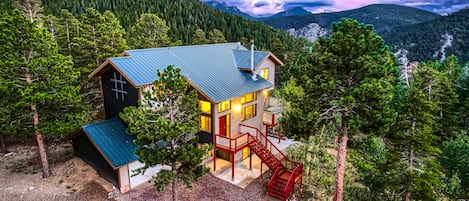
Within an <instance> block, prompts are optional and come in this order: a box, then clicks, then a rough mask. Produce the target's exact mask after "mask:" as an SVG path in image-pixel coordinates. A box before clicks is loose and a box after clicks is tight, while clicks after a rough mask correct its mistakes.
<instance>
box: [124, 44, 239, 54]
mask: <svg viewBox="0 0 469 201" xmlns="http://www.w3.org/2000/svg"><path fill="white" fill-rule="evenodd" d="M223 45H241V43H240V42H230V43H211V44H200V45H181V46H167V47H153V48H143V49H130V50H125V51H132V52H137V51H138V52H140V51H152V50H165V49H180V48H196V47H204V46H223ZM125 51H124V52H125Z"/></svg>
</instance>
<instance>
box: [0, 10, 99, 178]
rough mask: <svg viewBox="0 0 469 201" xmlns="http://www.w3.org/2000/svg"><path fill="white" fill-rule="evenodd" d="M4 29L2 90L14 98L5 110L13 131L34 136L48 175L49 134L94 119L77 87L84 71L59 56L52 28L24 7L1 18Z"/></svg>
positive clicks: (58, 133) (0, 45)
mask: <svg viewBox="0 0 469 201" xmlns="http://www.w3.org/2000/svg"><path fill="white" fill-rule="evenodd" d="M0 30H1V34H0V41H1V42H0V51H1V54H2V55H4V57H3V59H2V60H0V69H2V79H0V80H2V81H5V83H6V84H7V85H6V86H5V87H6V88H4V87H1V90H2V92H7V94H6V95H7V96H8V97H9V99H7V100H3V99H2V102H3V101H5V102H6V107H5V108H3V109H2V110H0V111H1V112H4V111H5V110H7V113H8V112H9V113H10V114H12V115H11V116H10V117H11V118H12V119H9V120H7V121H9V122H8V124H9V125H10V126H9V127H7V128H6V129H8V131H9V132H11V133H12V134H14V135H16V136H24V135H27V134H34V136H35V138H36V141H37V143H38V150H39V155H40V159H41V163H42V167H43V177H48V176H49V175H50V168H49V163H48V159H47V151H46V146H45V143H44V140H43V138H44V137H43V136H45V137H46V138H60V137H64V135H67V134H68V133H70V132H72V131H74V130H76V129H77V128H78V127H79V126H81V125H83V124H84V123H86V122H87V121H88V120H89V118H90V115H89V111H88V110H87V108H85V107H84V106H83V104H82V98H81V97H82V96H81V94H80V87H79V86H77V83H78V78H79V75H80V73H79V72H77V71H75V70H74V69H73V62H72V59H71V57H64V56H62V55H60V54H58V51H57V50H58V48H57V44H56V43H55V41H53V40H52V37H51V35H50V34H49V33H48V32H47V30H46V29H44V28H40V27H38V25H37V22H36V21H30V19H28V18H26V17H25V16H23V15H22V14H21V13H20V12H19V11H18V10H15V11H14V12H13V13H12V14H4V15H3V16H2V17H1V19H0ZM2 124H4V120H3V119H2ZM2 126H3V125H2ZM3 129H5V127H2V130H3ZM1 133H4V131H2V132H1Z"/></svg>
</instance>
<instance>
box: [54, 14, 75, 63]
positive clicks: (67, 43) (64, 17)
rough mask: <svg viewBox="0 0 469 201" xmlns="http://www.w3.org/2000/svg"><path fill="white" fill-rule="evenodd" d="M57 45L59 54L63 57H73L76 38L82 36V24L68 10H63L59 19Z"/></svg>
mask: <svg viewBox="0 0 469 201" xmlns="http://www.w3.org/2000/svg"><path fill="white" fill-rule="evenodd" d="M58 24H59V26H58V27H57V29H58V35H57V43H58V44H59V52H60V53H61V54H63V55H72V46H73V44H72V43H73V41H74V38H75V37H79V36H80V28H79V27H80V22H79V21H78V19H76V18H75V16H73V15H72V13H70V11H68V10H66V9H62V11H61V12H60V17H59V22H58Z"/></svg>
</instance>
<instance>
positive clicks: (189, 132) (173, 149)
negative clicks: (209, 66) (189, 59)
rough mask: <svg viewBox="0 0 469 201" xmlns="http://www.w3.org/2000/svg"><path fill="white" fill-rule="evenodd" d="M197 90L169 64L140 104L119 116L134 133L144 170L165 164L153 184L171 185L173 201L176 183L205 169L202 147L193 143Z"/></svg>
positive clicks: (161, 189)
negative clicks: (167, 167)
mask: <svg viewBox="0 0 469 201" xmlns="http://www.w3.org/2000/svg"><path fill="white" fill-rule="evenodd" d="M199 113H200V111H199V108H198V99H197V92H196V91H195V90H193V89H191V88H190V85H189V83H188V81H187V80H186V79H185V78H184V76H183V75H181V69H180V68H174V67H173V66H168V67H167V68H166V69H164V70H163V71H162V72H161V71H158V79H157V80H155V81H154V82H153V85H152V88H151V89H150V90H149V91H147V92H145V93H144V99H143V103H142V104H141V105H140V106H139V107H138V108H137V107H127V108H125V109H124V112H122V113H121V114H120V115H119V116H120V117H121V118H122V119H123V120H124V121H125V122H127V123H128V126H129V127H128V131H129V133H131V134H132V135H135V138H136V139H135V144H136V145H137V150H136V154H137V155H138V156H139V160H140V161H141V162H143V163H144V164H145V166H144V167H143V168H142V169H140V172H144V171H145V170H146V169H148V168H149V167H152V166H155V165H157V164H162V165H167V166H169V167H170V169H162V170H161V171H160V172H159V173H158V174H157V175H155V176H154V177H153V185H154V186H155V188H156V189H157V190H158V191H163V190H164V189H165V187H166V186H168V185H169V184H172V192H173V193H172V194H173V200H176V199H177V192H176V183H177V182H178V181H180V180H182V181H184V183H185V184H186V186H188V187H190V185H191V182H192V181H194V180H195V179H197V178H199V177H200V176H202V175H203V174H204V173H205V172H206V168H205V167H204V166H203V165H202V159H201V158H202V155H203V153H204V151H203V150H201V149H198V148H196V147H195V146H194V143H195V140H196V139H197V138H196V134H197V133H198V128H199V125H198V124H199V120H198V119H199Z"/></svg>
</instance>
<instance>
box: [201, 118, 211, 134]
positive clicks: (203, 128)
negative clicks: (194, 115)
mask: <svg viewBox="0 0 469 201" xmlns="http://www.w3.org/2000/svg"><path fill="white" fill-rule="evenodd" d="M202 118H205V120H208V123H207V122H205V121H202ZM203 122H205V123H203ZM205 126H208V128H205ZM199 130H200V131H205V132H212V117H211V116H208V115H203V114H201V115H199Z"/></svg>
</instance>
